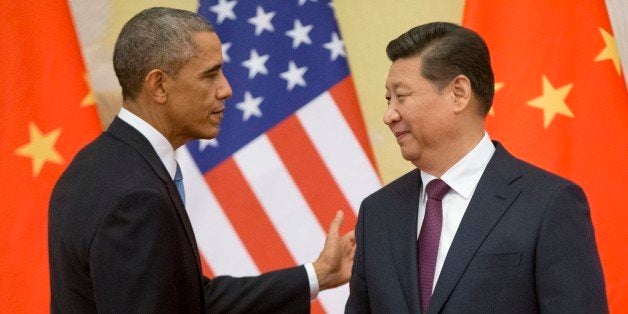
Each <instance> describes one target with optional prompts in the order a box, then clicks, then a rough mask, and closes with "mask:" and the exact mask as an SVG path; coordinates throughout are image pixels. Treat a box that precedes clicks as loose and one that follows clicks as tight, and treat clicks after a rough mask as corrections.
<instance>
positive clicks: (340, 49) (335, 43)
mask: <svg viewBox="0 0 628 314" xmlns="http://www.w3.org/2000/svg"><path fill="white" fill-rule="evenodd" d="M323 47H325V49H327V50H329V51H330V52H331V61H335V60H336V58H338V56H343V57H346V56H347V54H346V53H345V44H344V43H343V42H342V40H340V37H338V34H337V33H336V32H333V33H332V34H331V41H330V42H328V43H326V44H324V45H323Z"/></svg>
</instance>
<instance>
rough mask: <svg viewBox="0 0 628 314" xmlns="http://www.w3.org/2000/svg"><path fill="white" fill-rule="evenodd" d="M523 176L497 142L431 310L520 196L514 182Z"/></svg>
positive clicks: (439, 304)
mask: <svg viewBox="0 0 628 314" xmlns="http://www.w3.org/2000/svg"><path fill="white" fill-rule="evenodd" d="M520 177H521V174H520V172H519V168H518V165H517V163H516V160H515V158H514V157H512V156H511V155H510V154H508V152H506V151H505V150H504V149H503V147H502V146H501V145H500V144H499V143H497V142H496V150H495V153H494V155H493V157H492V158H491V161H490V162H489V164H488V165H487V167H486V170H485V171H484V174H483V175H482V177H481V179H480V181H479V182H478V185H477V187H476V189H475V192H474V193H473V197H472V198H471V201H470V203H469V206H468V207H467V210H466V212H465V214H464V216H463V218H462V221H461V222H460V226H459V228H458V231H457V232H456V235H455V237H454V240H453V242H452V244H451V247H450V248H449V252H448V253H447V257H446V258H445V263H444V265H443V268H442V270H441V272H440V277H439V279H438V282H437V283H436V288H435V290H434V294H433V295H432V300H431V302H430V306H429V309H428V312H429V313H437V312H439V311H440V310H441V308H442V307H443V305H444V304H445V302H446V301H447V298H448V297H449V295H450V294H451V292H452V291H453V289H454V288H455V287H456V285H457V284H458V281H459V280H460V278H461V277H462V274H463V273H464V272H465V270H466V268H467V266H468V265H469V262H470V261H471V259H472V258H473V256H474V255H475V253H476V252H477V250H478V249H479V247H480V245H481V244H482V242H483V241H484V239H485V238H486V236H487V235H488V234H489V233H490V231H491V229H492V228H493V226H494V225H495V224H496V223H497V222H498V221H499V219H500V218H501V217H502V215H503V214H504V212H505V211H506V210H507V209H508V208H509V207H510V205H511V204H512V202H513V201H514V200H515V199H516V198H517V196H518V195H519V193H520V192H521V189H520V188H519V187H518V186H517V185H516V184H513V182H514V181H516V180H517V179H518V178H520Z"/></svg>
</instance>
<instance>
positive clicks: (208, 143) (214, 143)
mask: <svg viewBox="0 0 628 314" xmlns="http://www.w3.org/2000/svg"><path fill="white" fill-rule="evenodd" d="M207 146H211V147H218V140H216V139H215V138H212V139H211V140H204V139H201V140H198V149H199V150H200V151H204V150H205V148H207Z"/></svg>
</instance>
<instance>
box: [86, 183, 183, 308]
mask: <svg viewBox="0 0 628 314" xmlns="http://www.w3.org/2000/svg"><path fill="white" fill-rule="evenodd" d="M169 204H170V200H168V199H166V198H164V196H163V195H161V194H159V193H157V192H153V191H134V192H131V193H129V194H128V195H126V196H125V197H123V198H122V199H121V200H120V202H119V203H118V205H117V206H116V207H115V208H114V209H113V210H112V212H111V213H109V214H108V215H107V216H105V217H104V218H103V220H102V221H101V223H100V226H99V228H98V230H97V231H96V234H95V236H94V238H93V240H92V244H91V246H90V251H89V261H90V270H89V271H90V274H91V277H92V280H93V289H94V299H95V301H96V308H97V310H98V312H100V313H128V312H136V313H161V312H176V304H172V303H171V302H172V300H173V299H174V298H171V297H168V296H171V295H174V294H176V291H174V289H175V288H174V285H173V284H172V283H173V282H174V280H173V276H174V272H175V269H176V265H173V264H172V263H173V260H172V256H174V252H177V250H176V244H177V242H176V241H175V240H172V239H170V238H169V237H168V235H172V234H176V231H175V230H173V228H174V224H173V223H172V221H176V217H174V216H173V215H174V213H173V211H172V210H171V209H170V206H169Z"/></svg>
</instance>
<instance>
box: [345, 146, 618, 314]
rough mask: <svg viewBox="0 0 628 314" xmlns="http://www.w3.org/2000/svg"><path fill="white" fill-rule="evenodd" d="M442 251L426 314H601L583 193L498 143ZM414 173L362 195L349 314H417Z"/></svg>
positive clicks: (601, 293)
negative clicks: (447, 246) (440, 263)
mask: <svg viewBox="0 0 628 314" xmlns="http://www.w3.org/2000/svg"><path fill="white" fill-rule="evenodd" d="M496 144H497V145H496V151H495V154H494V155H493V157H492V159H491V160H490V162H489V164H488V166H487V168H486V170H485V171H484V173H483V175H482V177H481V179H480V181H479V183H478V185H477V187H476V189H475V192H474V194H473V197H472V199H471V201H470V203H469V206H468V207H467V210H466V212H465V214H464V216H463V218H462V221H461V223H460V227H459V228H458V231H457V232H456V235H455V237H454V239H453V243H452V244H451V247H450V249H449V252H448V253H447V257H446V259H445V262H444V265H443V268H442V271H441V273H440V277H439V278H438V281H437V283H436V288H435V290H434V293H433V295H432V300H431V303H430V305H429V308H428V311H427V312H428V313H536V312H545V313H604V312H607V311H608V310H607V304H606V295H605V290H604V280H603V277H602V269H601V266H600V260H599V257H598V253H597V249H596V245H595V239H594V236H593V228H592V225H591V219H590V217H589V207H588V205H587V201H586V198H585V196H584V194H583V192H582V190H581V189H580V188H579V187H578V186H576V185H575V184H573V183H572V182H569V181H567V180H565V179H563V178H560V177H558V176H556V175H553V174H551V173H548V172H546V171H544V170H542V169H539V168H537V167H534V166H532V165H530V164H527V163H525V162H523V161H520V160H518V159H516V158H514V157H513V156H511V155H510V154H509V153H508V152H506V150H504V148H503V147H502V146H501V145H500V144H499V143H496ZM420 186H421V176H420V173H419V171H418V170H414V171H412V172H410V173H408V174H406V175H404V176H403V177H401V178H399V179H398V180H396V181H394V182H392V183H390V184H389V185H387V186H385V187H383V188H382V189H381V190H379V191H377V192H375V193H374V194H372V195H370V196H369V197H367V198H366V199H365V200H364V202H363V203H362V206H361V209H360V214H359V217H358V222H357V227H356V238H357V250H356V255H355V261H354V265H353V275H352V277H351V282H350V289H351V293H350V296H349V300H348V301H347V307H346V312H348V313H368V312H374V313H419V312H420V311H421V309H420V303H419V289H418V287H419V279H418V278H419V277H418V267H417V248H416V241H417V214H418V204H419V189H420Z"/></svg>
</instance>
